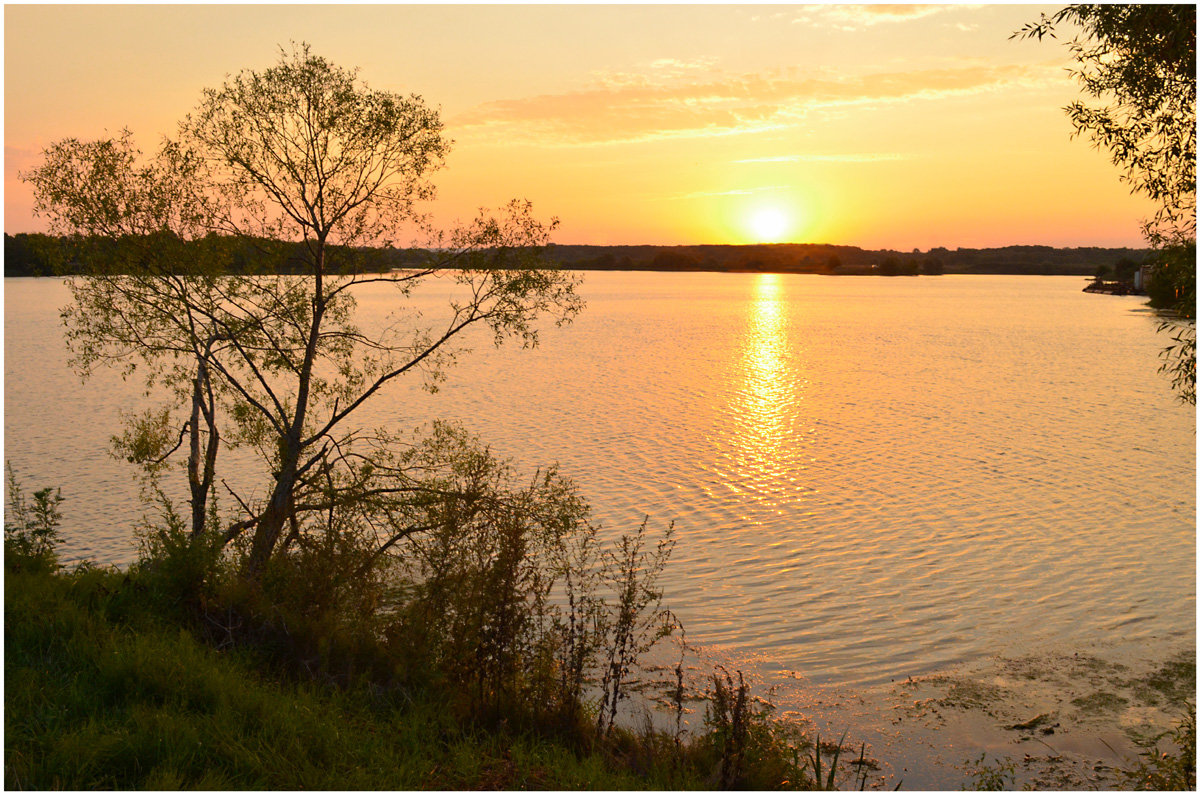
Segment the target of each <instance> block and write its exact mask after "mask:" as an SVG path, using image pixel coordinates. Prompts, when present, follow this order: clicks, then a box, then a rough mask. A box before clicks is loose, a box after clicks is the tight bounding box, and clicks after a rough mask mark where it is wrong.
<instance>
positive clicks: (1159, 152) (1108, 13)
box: [1013, 3, 1196, 404]
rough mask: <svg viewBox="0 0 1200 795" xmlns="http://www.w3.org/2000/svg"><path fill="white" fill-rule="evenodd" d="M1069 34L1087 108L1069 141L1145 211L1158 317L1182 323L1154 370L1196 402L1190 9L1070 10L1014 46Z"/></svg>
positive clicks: (1073, 113) (1072, 110)
mask: <svg viewBox="0 0 1200 795" xmlns="http://www.w3.org/2000/svg"><path fill="white" fill-rule="evenodd" d="M1063 25H1069V26H1071V27H1073V28H1074V29H1075V30H1076V31H1077V33H1076V35H1075V37H1074V38H1073V39H1072V40H1071V41H1070V42H1069V44H1068V46H1069V47H1070V50H1071V52H1072V54H1073V55H1074V59H1075V67H1074V69H1073V70H1072V74H1073V75H1074V76H1075V78H1076V79H1077V80H1078V81H1079V83H1080V85H1081V86H1082V88H1083V91H1084V93H1085V94H1087V95H1088V96H1090V97H1091V98H1092V99H1093V100H1095V101H1096V104H1087V103H1085V102H1084V101H1076V102H1073V103H1071V104H1070V105H1069V106H1068V107H1067V109H1066V111H1067V115H1068V116H1069V117H1070V119H1071V122H1072V124H1073V125H1074V126H1075V133H1076V134H1077V135H1084V134H1086V135H1088V136H1089V137H1090V138H1091V139H1092V141H1093V143H1094V144H1095V145H1096V146H1097V147H1100V148H1104V149H1107V150H1108V152H1109V154H1110V155H1111V156H1112V160H1113V163H1114V164H1116V165H1117V166H1118V167H1120V168H1121V169H1122V177H1123V179H1124V180H1125V181H1126V182H1128V183H1129V184H1130V186H1131V188H1132V189H1133V191H1134V192H1136V193H1142V194H1144V195H1146V196H1148V197H1149V198H1150V199H1151V200H1153V201H1154V203H1155V205H1156V210H1155V214H1154V216H1153V217H1152V218H1150V219H1147V221H1146V222H1145V225H1144V230H1143V231H1144V233H1145V236H1146V239H1147V241H1148V242H1149V243H1150V245H1151V246H1152V247H1154V248H1155V249H1156V250H1157V254H1156V257H1155V263H1156V274H1155V277H1156V278H1157V280H1158V281H1159V282H1160V294H1162V295H1163V296H1165V300H1163V299H1160V301H1161V302H1164V303H1165V304H1166V308H1168V309H1171V310H1173V311H1174V312H1175V313H1176V314H1177V315H1178V316H1179V317H1180V318H1181V319H1183V320H1184V321H1185V322H1184V323H1183V324H1176V323H1173V322H1166V323H1164V324H1163V326H1162V327H1161V329H1162V330H1165V331H1169V332H1170V333H1171V334H1172V336H1173V339H1174V344H1172V345H1170V346H1168V347H1167V348H1166V349H1165V350H1164V351H1163V354H1164V358H1165V359H1166V362H1165V363H1164V365H1163V368H1162V369H1163V370H1164V371H1167V372H1168V373H1170V374H1171V375H1172V377H1173V381H1174V386H1175V388H1176V391H1177V393H1178V395H1179V397H1180V398H1181V399H1183V400H1185V401H1186V402H1189V403H1192V404H1194V403H1195V402H1196V332H1195V318H1196V6H1195V5H1193V4H1174V3H1169V4H1157V5H1124V4H1122V5H1117V4H1113V5H1086V4H1084V5H1070V6H1067V7H1065V8H1063V9H1061V10H1060V11H1058V12H1057V13H1055V14H1053V15H1050V16H1046V15H1044V14H1043V15H1042V17H1041V19H1040V20H1039V21H1038V22H1035V23H1030V24H1028V25H1026V26H1025V27H1024V28H1022V29H1021V30H1019V31H1017V32H1016V33H1014V34H1013V35H1014V36H1019V37H1022V38H1031V37H1032V38H1036V39H1038V40H1041V39H1042V38H1043V37H1045V36H1050V37H1051V38H1053V37H1054V36H1055V32H1056V30H1058V29H1059V27H1060V26H1063Z"/></svg>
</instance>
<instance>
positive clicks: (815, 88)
mask: <svg viewBox="0 0 1200 795" xmlns="http://www.w3.org/2000/svg"><path fill="white" fill-rule="evenodd" d="M1057 8H1058V6H1022V5H977V6H965V5H913V6H896V5H822V6H784V5H765V6H751V5H658V6H638V5H632V6H630V5H599V6H586V5H528V6H499V5H426V6H412V5H359V6H323V5H259V6H238V5H192V6H181V5H137V6H99V5H82V6H79V5H74V6H51V5H6V6H5V9H4V229H5V231H6V232H8V233H10V234H15V233H18V232H31V231H40V230H42V229H44V228H45V225H46V223H45V220H44V219H41V218H37V217H34V215H33V213H32V195H31V193H30V191H29V189H28V187H27V186H26V185H25V184H24V183H23V182H22V181H21V180H20V177H19V175H20V173H21V172H23V171H24V170H27V169H29V168H32V167H34V166H36V165H37V163H38V162H39V160H40V153H41V152H42V150H43V149H45V148H46V147H47V146H49V145H50V144H52V143H53V142H54V141H56V140H59V139H62V138H65V137H76V138H82V139H92V138H101V137H107V136H113V135H116V134H117V133H119V132H120V131H121V130H122V129H125V128H128V129H129V130H130V131H131V132H132V133H133V135H134V138H135V140H136V141H137V142H138V144H139V145H140V146H141V147H142V148H143V149H144V150H145V151H152V150H153V149H155V148H156V147H157V144H158V142H159V141H160V140H161V139H162V137H163V136H164V135H171V134H173V133H174V131H175V128H176V125H177V123H178V121H179V120H180V119H182V118H183V116H184V115H185V114H187V113H188V112H189V111H190V110H192V109H193V108H194V107H195V106H196V105H197V103H198V102H199V99H200V96H201V92H202V91H203V89H204V88H206V87H213V88H215V87H219V86H220V85H221V83H222V82H223V81H224V80H225V78H226V76H227V75H230V74H236V73H237V72H239V71H241V70H242V69H264V68H267V67H269V66H271V65H272V64H273V63H274V62H275V61H276V60H278V58H279V54H280V48H281V47H290V43H291V42H308V43H309V44H310V45H311V46H312V49H313V52H314V53H316V54H318V55H322V56H324V57H326V58H328V59H329V60H331V61H333V62H334V63H337V64H339V65H342V66H346V67H358V68H359V69H360V76H361V78H362V79H363V80H364V81H365V82H366V83H367V84H368V85H370V86H371V87H372V88H374V89H384V90H388V91H395V92H398V93H402V94H409V93H416V94H419V95H421V96H422V97H423V98H424V99H425V101H426V102H427V103H428V104H430V105H431V106H433V107H437V108H440V112H441V117H442V120H443V121H444V123H445V129H446V134H447V135H448V136H449V137H450V138H452V139H453V141H454V145H453V148H452V151H451V153H450V155H449V156H448V158H447V160H446V165H445V168H444V169H443V170H441V171H440V172H438V173H437V174H436V175H435V179H434V181H435V183H436V184H437V185H438V198H437V200H436V201H435V202H434V203H433V204H432V205H430V206H429V207H428V208H427V209H428V210H429V211H431V212H432V213H433V215H434V217H435V218H437V219H439V220H441V221H443V222H444V223H450V222H453V221H454V220H462V219H467V218H469V217H471V216H473V215H474V214H475V212H476V210H477V209H478V208H480V207H497V206H500V205H502V204H504V203H506V202H507V201H508V200H510V199H513V198H523V199H528V200H530V201H532V202H533V205H534V208H535V212H536V213H537V214H538V215H539V216H541V217H544V218H548V217H550V216H555V217H557V218H558V219H559V221H560V226H559V228H558V230H557V232H556V233H555V235H554V242H556V243H560V244H570V243H584V244H600V245H620V244H655V245H677V244H701V243H731V244H742V243H757V242H792V243H833V244H842V245H857V246H862V247H864V248H872V249H875V248H890V249H896V250H904V251H907V250H911V249H918V248H919V249H921V250H928V249H929V248H933V247H937V246H945V247H947V248H956V247H972V248H973V247H993V246H1005V245H1035V244H1036V245H1051V246H1134V247H1140V246H1141V245H1142V241H1141V235H1140V231H1139V230H1140V222H1141V220H1142V219H1143V218H1146V217H1148V216H1150V215H1151V214H1152V213H1153V207H1152V206H1151V205H1150V203H1149V202H1148V201H1146V200H1145V199H1144V198H1141V197H1135V196H1132V195H1130V192H1129V188H1128V185H1126V184H1125V183H1123V182H1121V180H1120V173H1119V171H1118V170H1117V168H1116V167H1115V166H1113V165H1112V163H1111V162H1110V160H1109V158H1108V155H1107V154H1106V153H1105V152H1103V151H1099V150H1097V149H1095V148H1094V147H1093V146H1092V145H1091V142H1090V141H1089V140H1087V139H1086V138H1072V135H1071V133H1072V128H1071V125H1070V122H1069V121H1068V119H1067V117H1066V115H1065V114H1064V113H1063V110H1062V109H1063V107H1064V106H1065V105H1067V104H1068V103H1069V102H1071V101H1072V100H1074V99H1076V98H1078V97H1079V95H1080V94H1079V88H1078V84H1077V83H1076V82H1075V81H1074V80H1073V79H1072V78H1071V76H1070V75H1069V73H1068V71H1067V68H1068V66H1069V65H1070V54H1069V52H1068V51H1067V48H1066V47H1065V45H1064V41H1063V40H1062V39H1060V40H1058V41H1052V40H1049V39H1047V40H1045V41H1043V42H1040V43H1039V42H1037V41H1026V40H1018V39H1010V36H1011V34H1012V33H1013V32H1014V31H1015V30H1017V29H1019V28H1020V27H1021V26H1022V25H1024V24H1025V23H1026V22H1031V21H1035V20H1036V19H1037V18H1038V16H1039V14H1040V13H1041V12H1043V11H1047V12H1048V11H1053V10H1056V9H1057Z"/></svg>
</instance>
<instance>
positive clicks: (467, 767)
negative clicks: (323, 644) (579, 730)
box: [4, 570, 696, 791]
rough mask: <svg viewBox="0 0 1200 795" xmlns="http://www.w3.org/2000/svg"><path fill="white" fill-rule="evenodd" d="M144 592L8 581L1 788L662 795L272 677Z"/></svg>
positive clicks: (417, 704)
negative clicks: (209, 642) (160, 610)
mask: <svg viewBox="0 0 1200 795" xmlns="http://www.w3.org/2000/svg"><path fill="white" fill-rule="evenodd" d="M139 583H140V580H139V579H138V578H137V577H136V576H134V577H127V576H125V575H122V574H120V573H117V572H105V571H99V570H91V571H87V572H84V573H82V574H70V575H60V576H54V577H49V576H44V575H36V576H35V575H30V574H28V573H21V574H15V575H10V576H9V577H7V578H6V582H5V641H6V643H5V655H6V659H5V663H6V664H5V711H4V728H5V731H4V748H5V773H4V775H5V782H4V783H5V787H6V788H7V789H72V790H94V789H220V790H225V789H235V790H236V789H242V790H261V789H285V790H299V789H318V790H339V791H343V790H359V789H361V790H407V789H443V790H457V789H486V788H500V789H517V788H524V787H539V788H550V789H588V788H590V789H659V788H663V786H664V785H665V781H664V780H654V779H644V778H639V777H637V776H635V775H633V774H632V773H630V772H629V771H628V770H627V769H622V768H620V767H619V766H613V765H612V764H611V763H610V762H609V760H607V759H606V758H605V757H604V756H603V755H599V754H597V755H588V756H583V757H582V758H581V757H580V756H578V755H577V754H576V752H575V751H574V750H572V749H570V748H568V747H566V746H565V745H563V744H561V743H558V742H553V741H548V740H546V739H544V738H539V737H537V736H534V735H528V734H521V733H504V732H494V733H487V734H484V733H481V732H477V731H474V730H472V729H470V728H469V727H467V726H464V725H462V724H459V723H458V722H456V721H454V720H453V719H452V716H450V715H449V714H448V713H447V712H446V711H445V710H444V709H442V708H441V705H440V703H439V701H438V700H437V699H436V698H426V697H424V696H422V695H420V694H417V693H410V694H408V695H404V694H401V693H399V692H384V691H381V690H378V689H375V690H372V689H369V688H365V687H364V688H352V689H348V690H340V691H339V690H330V689H328V688H326V687H323V686H318V685H315V684H311V683H309V684H303V683H302V684H288V683H284V682H280V681H270V680H268V679H264V678H263V677H262V676H261V673H260V668H259V666H258V665H257V663H256V661H255V660H254V659H253V658H252V657H250V656H248V655H245V654H242V653H240V652H238V651H237V650H236V649H231V650H227V651H225V652H223V653H220V654H218V653H216V652H215V651H213V650H212V649H210V648H207V647H206V646H205V645H203V644H202V643H199V642H197V641H196V640H195V639H194V638H193V637H192V635H191V634H189V633H187V632H184V631H181V630H180V629H179V628H178V627H177V626H176V625H174V624H173V623H171V622H170V621H167V622H164V621H162V620H159V619H158V618H157V617H156V616H155V615H154V613H153V612H152V608H154V606H155V604H156V603H155V602H153V601H147V600H146V599H145V598H144V597H143V595H142V592H141V590H140V585H139ZM118 604H119V605H120V609H119V610H118V609H117V608H116V605H118ZM695 783H696V782H695V780H694V779H693V786H695Z"/></svg>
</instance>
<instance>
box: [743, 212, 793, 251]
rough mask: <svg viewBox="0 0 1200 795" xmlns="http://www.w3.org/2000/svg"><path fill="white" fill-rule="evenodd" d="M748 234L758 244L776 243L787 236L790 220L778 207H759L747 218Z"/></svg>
mask: <svg viewBox="0 0 1200 795" xmlns="http://www.w3.org/2000/svg"><path fill="white" fill-rule="evenodd" d="M748 224H749V227H750V232H751V234H752V235H753V236H754V239H755V240H756V241H757V242H759V243H778V242H780V241H781V240H783V239H784V237H786V236H787V233H788V230H789V229H790V228H791V218H789V217H788V215H787V213H785V212H784V211H783V210H780V209H779V208H778V207H761V208H759V209H757V210H755V211H754V212H752V213H751V214H750V216H749V218H748Z"/></svg>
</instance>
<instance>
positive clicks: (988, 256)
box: [550, 243, 1150, 276]
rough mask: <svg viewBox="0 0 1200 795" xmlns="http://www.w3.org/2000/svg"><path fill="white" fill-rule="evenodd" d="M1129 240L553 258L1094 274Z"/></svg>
mask: <svg viewBox="0 0 1200 795" xmlns="http://www.w3.org/2000/svg"><path fill="white" fill-rule="evenodd" d="M1149 254H1150V251H1149V250H1148V249H1132V248H1052V247H1050V246H1006V247H1004V248H982V249H980V248H958V249H953V250H951V249H947V248H934V249H930V250H929V251H919V250H914V251H911V252H903V251H891V250H887V249H885V250H882V251H871V250H868V249H862V248H859V247H857V246H834V245H824V244H809V243H778V244H773V245H751V246H553V247H552V248H551V251H550V256H551V258H552V259H553V260H554V261H555V262H556V263H557V264H558V265H559V266H560V267H563V268H571V269H576V270H650V271H750V272H770V273H827V274H870V273H874V274H879V275H883V276H902V275H917V274H926V275H936V274H941V273H1002V274H1037V275H1055V276H1093V275H1094V274H1095V273H1096V271H1097V268H1099V267H1102V266H1107V267H1109V268H1112V267H1115V266H1116V264H1117V263H1118V262H1120V261H1121V260H1123V259H1129V260H1133V261H1135V262H1141V261H1143V260H1144V259H1145V258H1146V257H1147V256H1148V255H1149Z"/></svg>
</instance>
